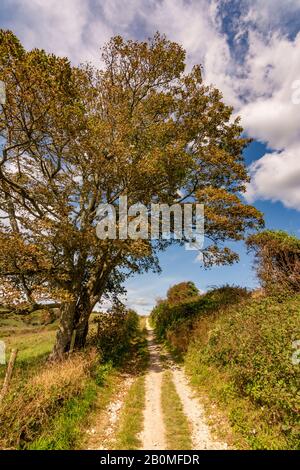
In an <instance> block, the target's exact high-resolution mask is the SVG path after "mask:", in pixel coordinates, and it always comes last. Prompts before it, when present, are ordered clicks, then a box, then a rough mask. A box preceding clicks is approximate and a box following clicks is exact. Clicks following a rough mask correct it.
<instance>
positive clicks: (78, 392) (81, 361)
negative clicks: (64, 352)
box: [0, 313, 145, 449]
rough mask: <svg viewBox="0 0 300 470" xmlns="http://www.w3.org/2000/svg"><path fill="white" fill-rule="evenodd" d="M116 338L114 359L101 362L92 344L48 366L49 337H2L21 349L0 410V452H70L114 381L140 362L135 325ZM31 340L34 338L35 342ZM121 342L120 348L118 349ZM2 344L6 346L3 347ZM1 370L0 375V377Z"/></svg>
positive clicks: (47, 330)
mask: <svg viewBox="0 0 300 470" xmlns="http://www.w3.org/2000/svg"><path fill="white" fill-rule="evenodd" d="M129 327H130V331H129V332H127V330H126V328H127V323H126V328H123V330H122V331H123V332H124V335H123V336H122V335H119V337H118V341H119V343H120V344H119V346H120V347H121V349H120V354H119V357H118V358H116V357H114V359H115V361H114V362H115V364H113V363H112V361H107V360H106V361H105V360H104V359H103V356H102V355H101V350H99V347H98V344H97V341H96V342H95V343H94V346H93V345H92V344H91V345H90V346H89V347H88V348H87V349H86V350H85V351H84V352H82V353H76V352H75V353H73V354H72V355H70V356H69V357H66V359H65V360H63V361H61V362H58V363H54V364H49V363H47V362H46V356H47V354H48V352H49V351H50V350H51V347H52V344H53V339H54V331H53V329H51V328H45V330H43V331H41V330H39V331H36V332H33V331H31V332H28V333H24V332H23V331H22V333H21V334H17V335H16V337H15V338H13V337H7V338H6V339H7V341H8V343H9V348H10V347H18V349H20V356H19V360H18V362H17V364H16V368H15V370H14V377H13V381H12V383H11V386H10V389H9V393H8V395H7V396H6V397H5V400H4V401H3V402H2V403H1V405H0V421H1V427H2V432H1V437H0V448H1V449H74V448H77V447H80V441H81V440H82V433H83V431H84V428H85V427H86V425H87V423H88V420H89V415H90V414H91V412H92V410H93V409H94V407H95V406H96V405H97V407H98V408H99V407H101V406H102V407H105V406H106V404H107V403H108V401H109V399H110V397H111V395H112V393H113V390H114V386H115V384H116V382H117V381H118V375H119V374H121V373H122V371H124V370H126V368H128V367H130V364H131V367H132V369H133V370H134V368H139V367H140V364H143V362H144V361H145V358H144V354H143V343H142V341H141V339H140V335H141V333H140V330H139V328H138V322H137V321H135V320H134V315H133V313H131V317H130V322H128V329H129ZM34 335H35V336H34ZM122 341H123V344H122ZM8 343H7V344H8ZM4 369H5V368H4V366H3V371H2V374H3V373H4Z"/></svg>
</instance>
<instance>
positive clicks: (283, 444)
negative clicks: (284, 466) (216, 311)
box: [186, 295, 300, 450]
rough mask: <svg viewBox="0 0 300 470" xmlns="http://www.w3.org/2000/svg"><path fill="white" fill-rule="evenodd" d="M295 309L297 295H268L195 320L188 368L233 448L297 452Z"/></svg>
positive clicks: (299, 327) (298, 327)
mask: <svg viewBox="0 0 300 470" xmlns="http://www.w3.org/2000/svg"><path fill="white" fill-rule="evenodd" d="M299 309H300V296H299V295H298V296H294V297H293V298H290V299H287V300H284V301H278V299H274V298H268V297H267V298H262V299H258V300H253V299H250V300H248V301H246V302H244V303H242V304H240V305H237V306H235V307H234V306H232V307H230V308H229V309H228V310H226V311H224V312H222V314H220V315H219V316H216V317H215V318H214V319H213V320H211V321H210V322H209V318H206V319H202V320H201V319H200V320H199V323H198V325H197V327H196V330H195V334H194V340H193V341H192V342H191V344H190V346H189V349H188V353H187V355H186V367H187V370H188V372H189V373H190V375H191V377H192V381H193V383H194V384H195V385H196V386H197V388H198V390H199V393H201V395H202V396H204V397H205V396H206V397H209V399H210V401H211V402H213V403H215V404H217V407H218V409H219V410H220V411H222V413H223V414H224V418H225V421H227V423H229V428H230V429H231V431H232V433H233V435H232V439H233V445H234V446H235V447H240V448H250V449H255V450H256V449H263V450H273V449H299V448H300V444H299V442H300V435H299V429H300V419H299V411H300V408H299V403H300V399H299V398H300V396H299V390H300V380H299V365H293V363H292V360H291V357H292V352H293V350H292V342H293V341H294V340H295V339H297V338H299V337H300V336H299V335H300V323H299ZM208 408H209V404H208ZM210 414H211V413H210Z"/></svg>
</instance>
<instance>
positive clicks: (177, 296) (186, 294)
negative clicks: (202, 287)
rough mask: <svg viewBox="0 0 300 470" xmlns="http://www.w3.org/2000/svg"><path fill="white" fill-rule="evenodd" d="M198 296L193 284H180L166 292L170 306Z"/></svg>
mask: <svg viewBox="0 0 300 470" xmlns="http://www.w3.org/2000/svg"><path fill="white" fill-rule="evenodd" d="M198 295H199V291H198V289H197V287H196V286H195V284H194V283H193V282H191V281H189V282H180V283H179V284H175V285H174V286H172V287H170V289H169V290H168V292H167V300H168V302H169V303H170V304H178V303H181V302H184V301H186V300H191V298H193V297H197V296H198Z"/></svg>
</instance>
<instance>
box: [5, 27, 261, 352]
mask: <svg viewBox="0 0 300 470" xmlns="http://www.w3.org/2000/svg"><path fill="white" fill-rule="evenodd" d="M184 60H185V52H184V50H183V49H182V48H181V47H180V46H179V45H178V44H176V43H174V42H170V41H168V40H167V39H166V38H165V37H164V36H160V35H159V34H156V35H155V36H154V38H152V39H151V40H149V41H147V42H135V41H124V40H123V39H122V38H121V37H115V38H113V39H112V40H111V41H110V42H109V43H108V44H107V45H106V46H105V47H104V48H103V51H102V68H101V69H100V70H97V69H95V68H93V67H92V66H90V65H82V66H80V67H74V66H71V64H70V63H69V61H68V60H67V59H66V58H59V57H56V56H54V55H50V54H47V53H46V52H45V51H43V50H38V49H34V50H32V51H30V52H27V51H26V50H25V49H24V48H23V47H22V45H21V44H20V42H19V41H18V40H17V39H16V37H15V36H14V35H13V34H12V33H11V32H7V31H1V32H0V79H1V80H3V81H4V82H5V84H6V94H7V98H6V103H5V104H4V105H2V111H1V114H0V132H1V135H2V140H1V145H2V158H1V162H0V200H1V210H2V212H1V221H2V222H1V232H0V243H1V247H0V249H1V255H0V274H1V278H2V279H3V286H4V288H3V291H4V293H5V295H6V297H7V301H8V299H9V298H11V297H13V298H14V300H15V301H16V299H17V300H18V302H20V303H22V302H23V303H24V302H26V303H30V304H31V305H36V304H37V303H39V302H40V301H41V300H46V299H47V300H51V301H57V302H59V304H60V310H61V315H60V327H59V330H58V333H57V340H56V344H55V346H54V351H53V354H52V357H54V358H56V357H59V356H60V355H61V354H63V353H64V352H65V351H68V348H69V345H70V341H71V336H72V331H73V330H74V329H76V346H77V347H81V346H82V345H84V343H85V338H86V334H87V329H88V319H89V316H90V313H91V311H92V309H93V308H94V306H95V304H96V303H97V302H98V301H99V300H100V299H101V298H102V296H103V295H105V294H107V293H109V292H110V293H114V294H115V295H117V294H118V292H119V291H120V289H121V285H122V282H123V280H124V278H125V277H126V276H127V275H129V274H130V273H132V272H140V271H142V270H144V269H149V268H151V267H152V268H157V259H156V252H157V250H159V249H162V248H164V247H165V246H166V243H162V242H160V241H158V242H156V243H153V242H150V241H148V240H120V239H117V240H109V239H107V240H100V239H98V238H97V236H96V231H95V226H96V224H97V222H98V214H97V207H98V205H99V203H111V204H115V205H117V204H118V200H119V197H120V196H124V195H126V196H127V197H128V204H134V203H138V202H139V203H142V204H145V205H146V206H147V207H150V204H151V203H152V202H154V203H157V202H160V203H166V204H173V203H174V202H176V203H180V204H183V203H184V202H185V201H188V202H192V201H195V202H197V201H198V202H201V203H204V204H205V216H206V219H205V231H206V237H207V240H210V241H211V243H207V244H206V247H205V249H204V252H203V254H204V262H205V263H206V264H211V263H220V264H221V263H231V262H233V261H234V260H235V259H236V257H237V255H236V254H235V253H233V252H232V251H230V250H229V249H228V248H227V247H226V246H225V245H224V242H226V240H240V239H242V238H243V236H244V232H245V231H246V230H247V229H252V228H255V227H257V226H258V225H260V224H261V223H262V219H261V215H260V213H259V212H258V211H256V210H255V209H254V208H253V207H251V206H248V205H246V204H244V203H243V202H242V201H241V198H240V194H241V193H242V192H243V191H244V190H245V183H246V182H247V181H248V176H247V171H246V168H245V165H244V161H243V157H242V150H243V148H244V147H245V145H246V144H247V140H246V139H243V138H241V132H242V129H241V127H240V125H239V122H238V120H235V121H234V120H232V108H230V107H228V106H226V105H225V104H224V103H223V101H222V95H221V93H220V92H219V91H218V90H216V89H214V88H212V87H208V86H205V85H204V84H203V81H202V75H201V68H200V67H199V66H195V67H194V68H193V69H192V71H191V72H189V73H185V63H184ZM179 190H180V194H183V196H182V197H181V199H179V196H178V191H179Z"/></svg>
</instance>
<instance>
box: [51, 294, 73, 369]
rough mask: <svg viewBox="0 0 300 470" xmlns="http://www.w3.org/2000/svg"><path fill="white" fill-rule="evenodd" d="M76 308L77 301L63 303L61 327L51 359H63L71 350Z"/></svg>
mask: <svg viewBox="0 0 300 470" xmlns="http://www.w3.org/2000/svg"><path fill="white" fill-rule="evenodd" d="M75 309H76V303H75V302H67V303H64V304H62V305H61V308H60V324H59V329H58V331H57V334H56V340H55V344H54V347H53V350H52V353H51V354H50V356H49V360H51V361H56V360H59V359H62V357H63V356H64V354H65V353H66V352H68V351H69V348H70V344H71V338H72V332H73V329H74V318H75Z"/></svg>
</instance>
